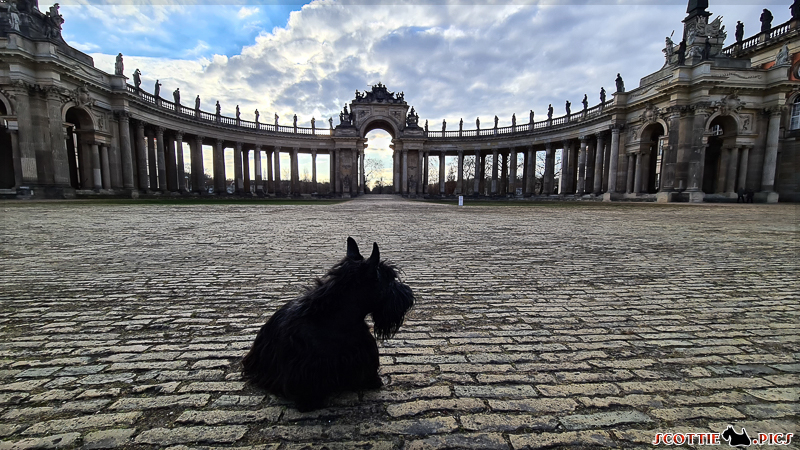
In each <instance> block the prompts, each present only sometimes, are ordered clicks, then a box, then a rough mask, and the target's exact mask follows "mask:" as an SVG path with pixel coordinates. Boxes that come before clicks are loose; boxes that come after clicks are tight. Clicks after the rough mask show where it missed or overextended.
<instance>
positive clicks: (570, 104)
mask: <svg viewBox="0 0 800 450" xmlns="http://www.w3.org/2000/svg"><path fill="white" fill-rule="evenodd" d="M564 109H566V110H567V115H570V114H572V103H570V102H569V100H567V103H566V104H565V105H564Z"/></svg>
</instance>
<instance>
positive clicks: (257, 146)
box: [254, 144, 261, 152]
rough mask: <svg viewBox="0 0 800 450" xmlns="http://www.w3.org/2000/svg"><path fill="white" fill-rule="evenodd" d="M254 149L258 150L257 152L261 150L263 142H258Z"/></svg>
mask: <svg viewBox="0 0 800 450" xmlns="http://www.w3.org/2000/svg"><path fill="white" fill-rule="evenodd" d="M254 150H255V151H257V152H260V151H261V144H256V146H255V148H254Z"/></svg>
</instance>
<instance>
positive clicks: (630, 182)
mask: <svg viewBox="0 0 800 450" xmlns="http://www.w3.org/2000/svg"><path fill="white" fill-rule="evenodd" d="M626 157H627V158H628V173H627V175H626V176H625V193H626V194H631V193H633V190H634V187H635V186H634V184H635V182H636V180H635V178H634V177H635V172H634V169H635V165H636V161H637V160H638V158H636V154H635V153H629V154H628V155H626Z"/></svg>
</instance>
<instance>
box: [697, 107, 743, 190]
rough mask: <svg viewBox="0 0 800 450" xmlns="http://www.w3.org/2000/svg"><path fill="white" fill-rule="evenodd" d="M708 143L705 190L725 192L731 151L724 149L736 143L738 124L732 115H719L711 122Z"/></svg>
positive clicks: (704, 172)
mask: <svg viewBox="0 0 800 450" xmlns="http://www.w3.org/2000/svg"><path fill="white" fill-rule="evenodd" d="M707 134H708V143H707V145H706V151H705V156H704V159H703V182H702V187H703V192H704V193H706V194H714V193H723V192H725V185H726V181H727V175H728V174H727V169H728V165H729V164H730V161H729V158H730V152H726V151H725V150H724V149H726V148H730V147H732V146H733V145H734V144H735V143H736V134H737V124H736V121H735V120H734V119H733V118H732V117H730V116H718V117H716V118H714V120H712V121H711V123H710V124H709V129H708V132H707Z"/></svg>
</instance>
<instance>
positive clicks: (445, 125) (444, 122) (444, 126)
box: [442, 119, 447, 137]
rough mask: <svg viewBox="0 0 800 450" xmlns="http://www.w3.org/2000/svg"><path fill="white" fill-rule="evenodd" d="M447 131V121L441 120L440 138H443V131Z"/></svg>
mask: <svg viewBox="0 0 800 450" xmlns="http://www.w3.org/2000/svg"><path fill="white" fill-rule="evenodd" d="M446 129H447V121H446V120H445V119H442V137H444V131H445V130H446Z"/></svg>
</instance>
